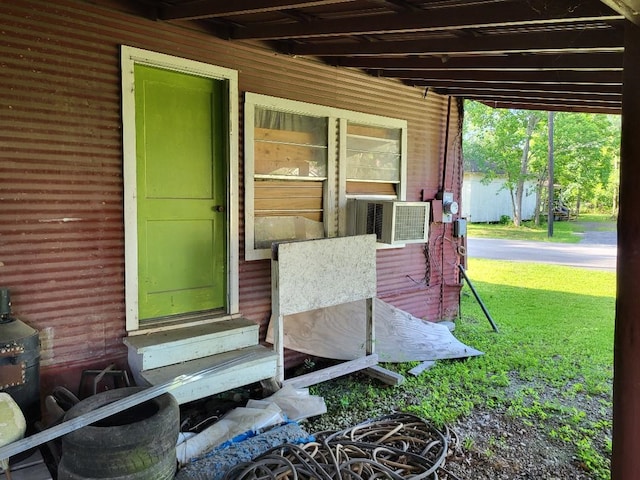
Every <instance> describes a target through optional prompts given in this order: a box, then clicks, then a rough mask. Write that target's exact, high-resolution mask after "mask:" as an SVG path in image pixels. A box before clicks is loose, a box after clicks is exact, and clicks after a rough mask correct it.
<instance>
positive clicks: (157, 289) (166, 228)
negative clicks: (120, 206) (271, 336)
mask: <svg viewBox="0 0 640 480" xmlns="http://www.w3.org/2000/svg"><path fill="white" fill-rule="evenodd" d="M134 75H135V105H136V149H137V152H136V153H137V160H136V162H137V167H136V176H137V186H136V188H137V208H138V213H137V215H138V218H137V221H138V304H139V305H138V315H139V319H140V323H141V324H143V323H151V322H150V320H153V319H158V318H160V317H167V316H171V315H179V314H185V313H190V312H198V311H205V310H214V309H222V308H224V307H225V299H226V258H227V255H226V245H225V242H226V214H225V210H226V205H225V202H226V189H225V186H226V182H225V161H224V153H225V150H226V149H225V145H224V138H225V136H224V135H225V129H224V126H223V118H225V116H224V114H223V110H222V109H223V107H224V102H223V93H224V86H225V85H224V81H220V80H214V79H209V78H203V77H198V76H194V75H187V74H183V73H178V72H172V71H167V70H162V69H159V68H153V67H147V66H143V65H136V66H135V71H134Z"/></svg>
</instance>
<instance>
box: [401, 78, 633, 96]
mask: <svg viewBox="0 0 640 480" xmlns="http://www.w3.org/2000/svg"><path fill="white" fill-rule="evenodd" d="M403 83H405V84H406V85H409V86H412V87H418V88H436V89H446V88H457V89H463V90H476V91H482V90H487V91H494V90H507V91H513V92H526V91H531V92H561V93H584V94H588V95H593V96H598V95H607V94H617V95H621V94H622V84H617V85H590V84H587V85H583V84H570V83H565V84H555V83H536V82H507V81H503V80H493V81H489V82H478V81H472V80H405V81H404V82H403Z"/></svg>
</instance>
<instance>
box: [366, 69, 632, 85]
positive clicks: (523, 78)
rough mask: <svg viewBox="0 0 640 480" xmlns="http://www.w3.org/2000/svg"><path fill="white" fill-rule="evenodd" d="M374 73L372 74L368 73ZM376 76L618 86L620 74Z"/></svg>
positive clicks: (399, 72) (414, 72)
mask: <svg viewBox="0 0 640 480" xmlns="http://www.w3.org/2000/svg"><path fill="white" fill-rule="evenodd" d="M371 73H374V72H371ZM378 76H381V77H392V78H399V79H403V80H410V79H420V80H425V81H428V80H477V81H491V80H501V81H505V82H508V81H512V82H546V83H585V84H603V83H605V84H622V72H621V71H595V72H577V71H573V70H570V71H552V70H548V71H516V72H514V71H485V70H428V71H419V70H380V71H379V72H378Z"/></svg>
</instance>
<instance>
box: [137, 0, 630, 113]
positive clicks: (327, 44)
mask: <svg viewBox="0 0 640 480" xmlns="http://www.w3.org/2000/svg"><path fill="white" fill-rule="evenodd" d="M138 1H139V2H140V3H143V4H145V6H147V7H151V11H152V14H153V15H155V16H156V18H157V19H158V20H159V21H167V22H182V21H194V22H199V23H201V24H204V25H206V27H207V29H208V30H209V31H211V32H212V34H214V35H216V36H219V37H221V38H224V39H228V40H229V41H264V42H267V43H268V44H269V45H270V46H271V47H272V48H273V49H274V50H276V51H278V52H280V53H283V54H288V55H296V56H313V57H318V58H320V59H321V60H322V61H324V62H326V63H327V64H329V65H334V66H338V67H345V68H358V69H362V70H364V71H365V72H367V73H368V74H370V75H372V76H376V77H389V78H393V79H397V80H398V81H400V82H402V83H404V84H407V85H411V86H416V87H420V88H424V89H425V91H427V89H428V91H435V92H438V93H442V94H448V95H455V96H457V97H464V98H469V99H474V100H478V101H481V102H483V103H486V104H488V105H492V106H497V107H508V108H524V109H540V110H561V111H589V112H602V113H619V112H620V110H621V99H622V57H623V46H624V35H623V30H624V24H625V22H627V21H632V22H634V23H638V24H640V15H639V12H640V0H602V1H600V0H552V1H551V0H234V1H228V2H221V1H219V0H138Z"/></svg>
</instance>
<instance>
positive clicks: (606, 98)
mask: <svg viewBox="0 0 640 480" xmlns="http://www.w3.org/2000/svg"><path fill="white" fill-rule="evenodd" d="M434 90H435V91H436V93H439V94H442V95H451V96H453V97H464V98H472V99H482V100H489V99H502V100H506V99H514V100H518V99H526V98H529V99H547V100H571V101H580V102H584V103H594V104H600V103H601V104H602V106H606V105H607V104H614V105H617V106H620V105H622V95H615V94H608V95H593V94H587V93H582V92H579V93H576V92H541V91H532V90H505V89H493V90H491V89H464V88H435V89H434Z"/></svg>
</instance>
